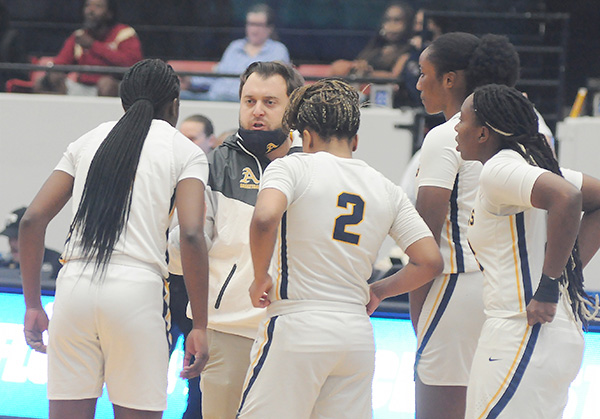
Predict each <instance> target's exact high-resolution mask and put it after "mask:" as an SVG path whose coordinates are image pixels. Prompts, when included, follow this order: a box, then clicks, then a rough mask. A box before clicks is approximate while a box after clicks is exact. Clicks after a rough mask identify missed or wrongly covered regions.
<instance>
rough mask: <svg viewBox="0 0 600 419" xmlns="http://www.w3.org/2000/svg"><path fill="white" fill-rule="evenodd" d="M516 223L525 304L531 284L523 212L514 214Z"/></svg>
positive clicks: (529, 299)
mask: <svg viewBox="0 0 600 419" xmlns="http://www.w3.org/2000/svg"><path fill="white" fill-rule="evenodd" d="M515 221H516V224H517V245H518V248H519V259H520V260H521V276H522V277H523V291H524V293H525V304H529V302H530V301H531V298H532V297H533V290H532V286H531V272H530V271H529V258H528V254H527V239H526V236H525V213H523V212H520V213H518V214H516V215H515Z"/></svg>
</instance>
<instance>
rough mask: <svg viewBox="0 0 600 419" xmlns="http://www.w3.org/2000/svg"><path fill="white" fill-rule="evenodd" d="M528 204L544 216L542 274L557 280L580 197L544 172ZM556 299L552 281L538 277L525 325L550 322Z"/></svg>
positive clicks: (568, 248) (573, 236)
mask: <svg viewBox="0 0 600 419" xmlns="http://www.w3.org/2000/svg"><path fill="white" fill-rule="evenodd" d="M531 204H532V205H533V206H534V207H535V208H541V209H544V210H546V211H547V212H548V217H547V227H546V231H547V233H546V234H547V241H546V253H545V256H544V265H543V268H542V272H543V274H544V275H545V276H547V277H549V278H559V277H560V276H561V275H562V272H563V270H564V268H565V265H566V264H567V261H568V259H569V256H570V255H571V250H572V249H573V246H574V244H575V239H576V238H577V234H578V232H579V222H580V217H581V208H582V193H581V192H580V191H579V190H578V189H577V188H575V187H574V186H573V185H572V184H571V183H569V182H568V181H567V180H565V179H564V178H562V177H560V176H558V175H556V174H554V173H550V172H546V173H544V174H542V175H540V176H539V177H538V178H537V180H536V181H535V183H534V185H533V189H532V191H531ZM558 298H559V289H558V283H557V282H556V280H548V279H544V277H542V280H541V281H540V286H538V289H537V290H536V292H535V294H534V296H533V298H532V300H531V301H530V303H529V304H528V305H527V320H528V322H529V324H530V325H534V324H536V323H546V322H551V321H552V320H553V319H554V315H555V314H556V306H557V302H558Z"/></svg>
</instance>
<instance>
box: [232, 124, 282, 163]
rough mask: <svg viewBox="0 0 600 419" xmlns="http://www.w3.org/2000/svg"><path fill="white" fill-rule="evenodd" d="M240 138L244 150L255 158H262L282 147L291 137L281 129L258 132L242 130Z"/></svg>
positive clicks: (239, 134) (239, 131)
mask: <svg viewBox="0 0 600 419" xmlns="http://www.w3.org/2000/svg"><path fill="white" fill-rule="evenodd" d="M238 138H239V139H240V140H242V145H243V146H244V148H246V149H247V150H248V151H249V152H251V153H252V154H254V155H255V156H257V157H261V156H264V155H265V154H267V153H269V152H271V151H273V150H275V149H276V148H278V147H279V146H281V144H283V143H284V142H285V140H287V139H288V138H289V135H288V134H286V133H285V132H284V131H283V130H281V129H277V130H275V131H256V130H250V129H243V128H240V129H239V130H238Z"/></svg>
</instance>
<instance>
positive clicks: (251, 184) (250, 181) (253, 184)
mask: <svg viewBox="0 0 600 419" xmlns="http://www.w3.org/2000/svg"><path fill="white" fill-rule="evenodd" d="M259 183H260V181H259V180H258V178H257V177H256V175H255V174H254V172H253V171H252V169H250V168H249V167H244V168H243V169H242V179H241V180H240V188H242V189H258V185H259Z"/></svg>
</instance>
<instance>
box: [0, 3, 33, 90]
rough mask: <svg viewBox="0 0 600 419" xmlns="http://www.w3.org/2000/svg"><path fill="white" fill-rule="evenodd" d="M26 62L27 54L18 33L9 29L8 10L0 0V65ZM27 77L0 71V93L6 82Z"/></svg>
mask: <svg viewBox="0 0 600 419" xmlns="http://www.w3.org/2000/svg"><path fill="white" fill-rule="evenodd" d="M27 61H28V60H27V54H26V52H25V47H24V46H23V43H22V42H21V38H20V37H19V33H18V32H17V31H16V30H15V29H11V28H10V15H9V14H8V8H7V7H6V4H4V1H3V0H0V63H25V62H27ZM27 77H28V75H27V72H23V71H20V70H0V92H4V90H5V85H6V81H7V80H9V79H13V78H22V79H25V78H27Z"/></svg>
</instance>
